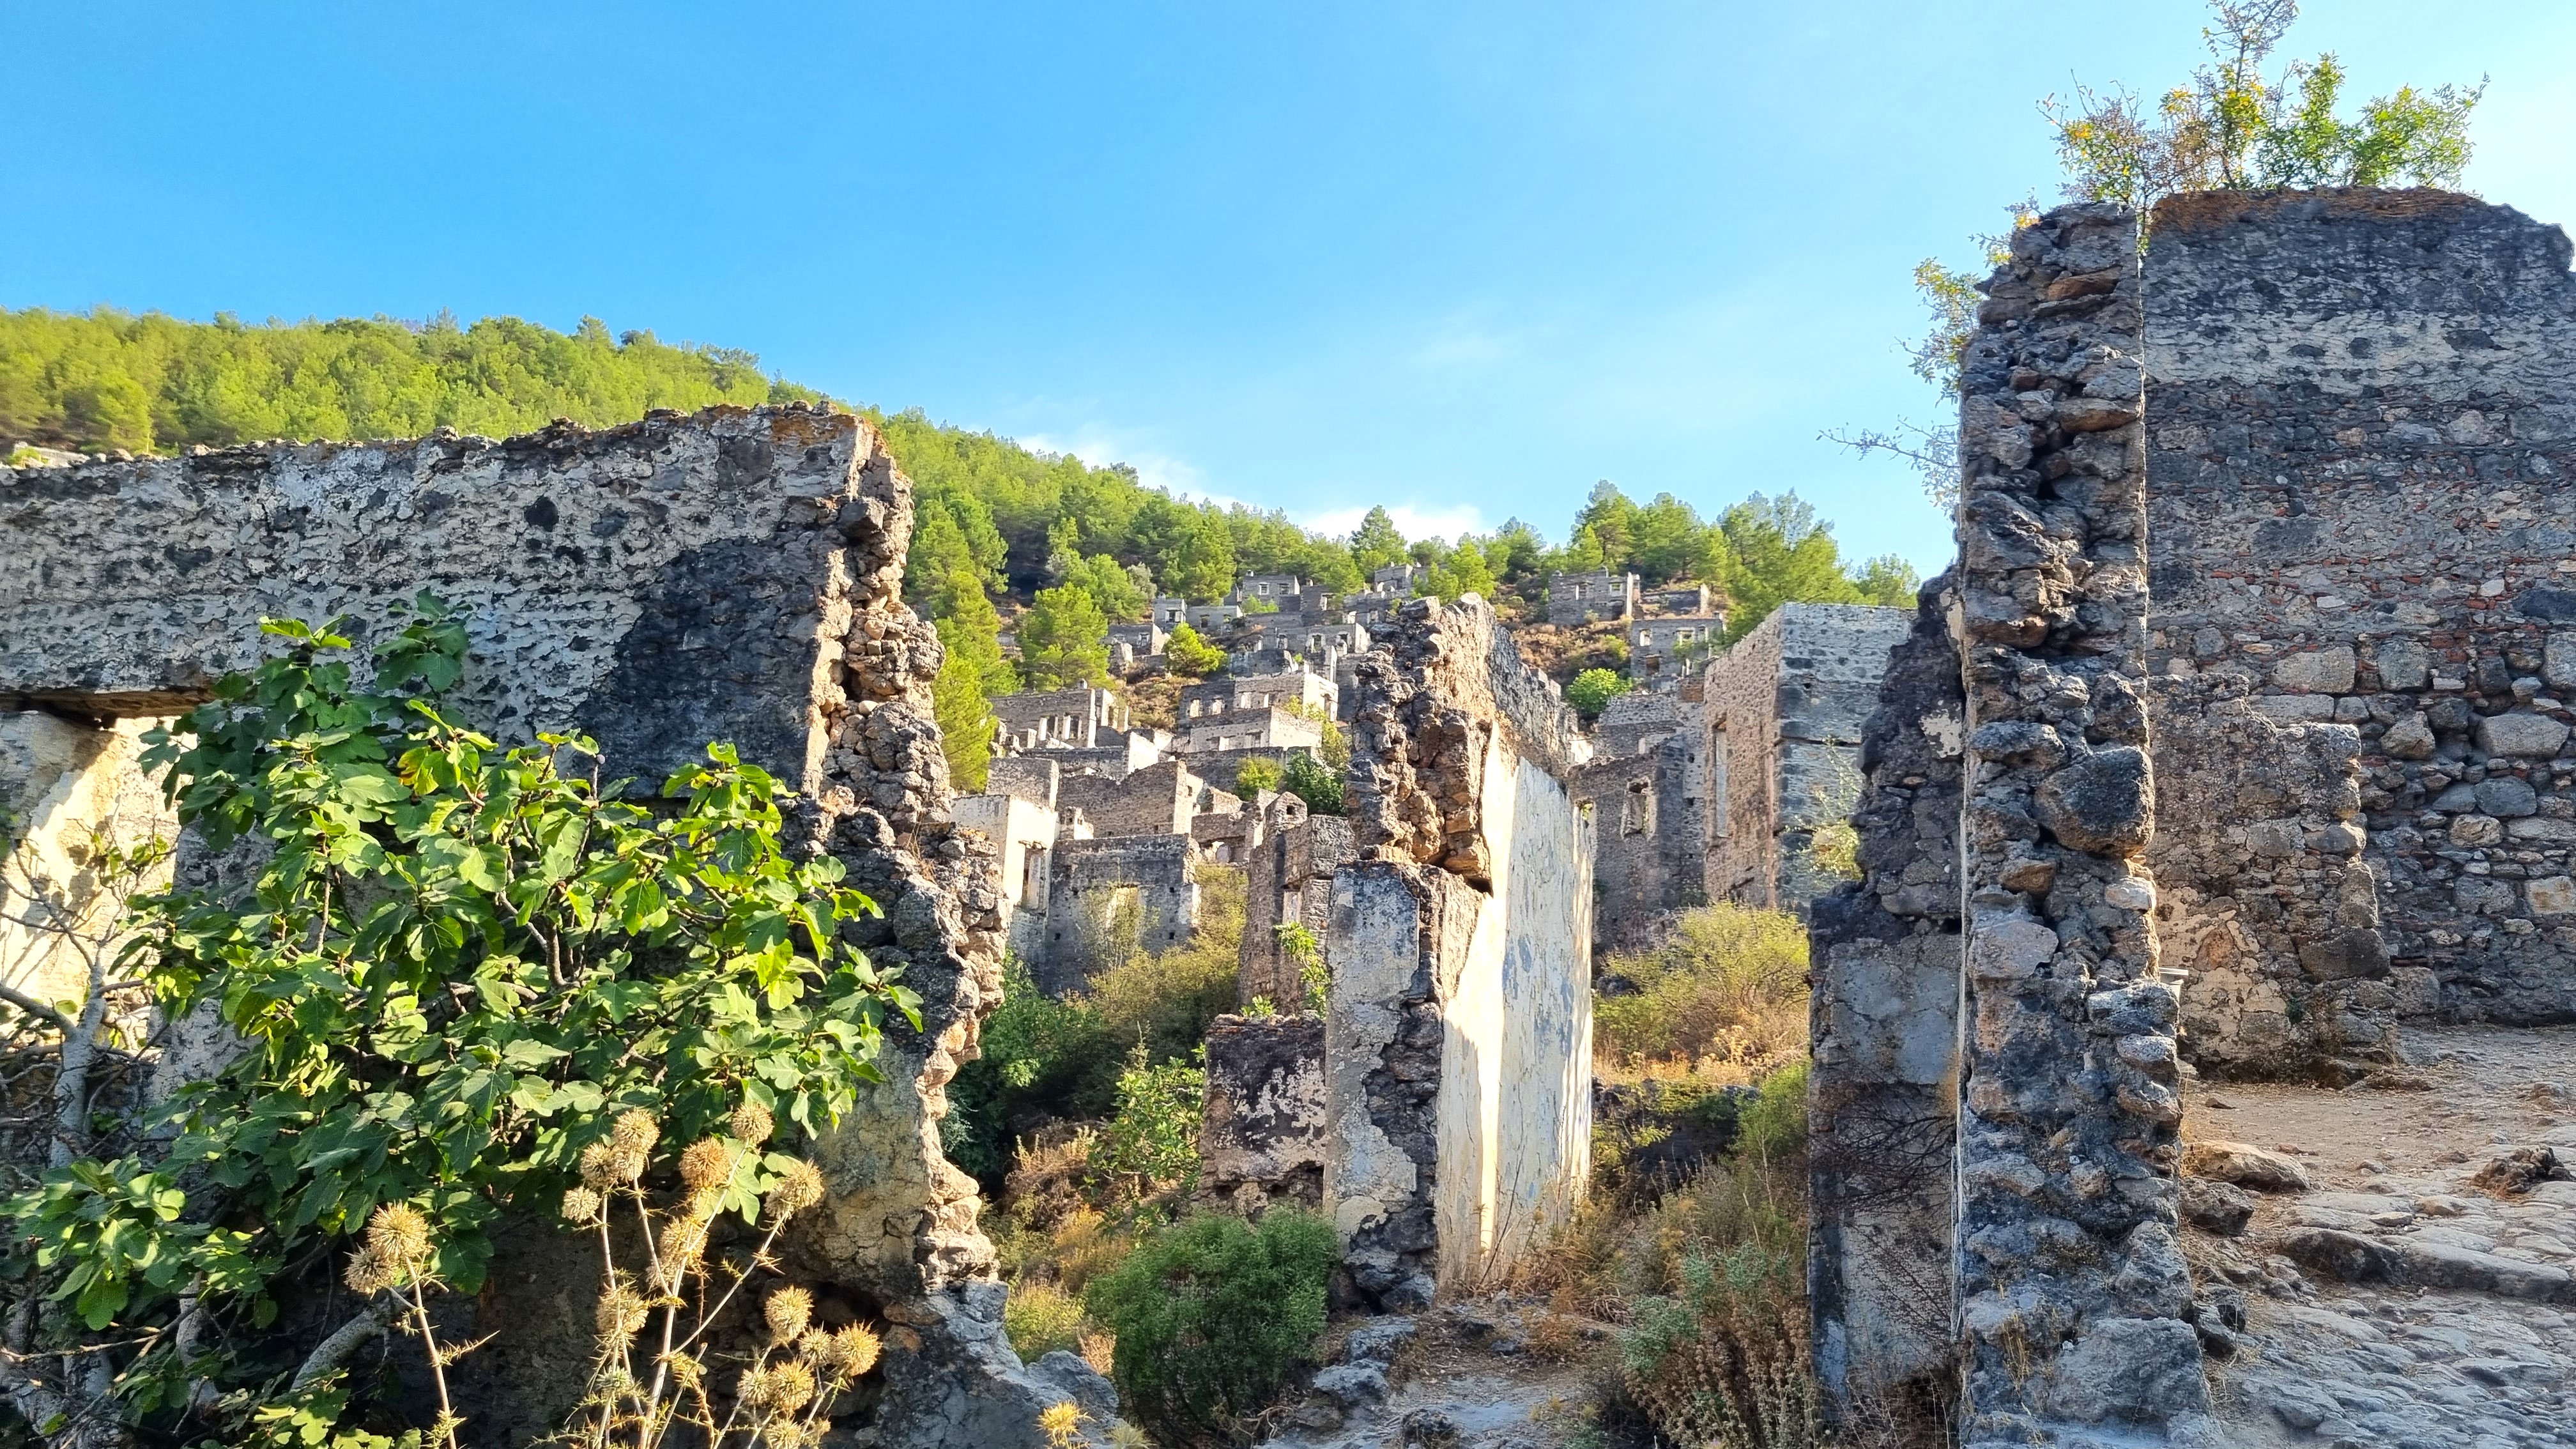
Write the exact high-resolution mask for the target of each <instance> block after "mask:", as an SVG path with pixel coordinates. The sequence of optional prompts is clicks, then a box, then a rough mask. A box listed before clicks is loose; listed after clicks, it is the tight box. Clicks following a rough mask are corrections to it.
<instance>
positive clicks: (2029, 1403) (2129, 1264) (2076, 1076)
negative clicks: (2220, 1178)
mask: <svg viewBox="0 0 2576 1449" xmlns="http://www.w3.org/2000/svg"><path fill="white" fill-rule="evenodd" d="M2142 282H2143V279H2142V277H2141V274H2140V268H2139V264H2138V231H2137V222H2136V219H2135V217H2134V216H2132V215H2130V214H2129V213H2127V212H2124V211H2121V210H2118V209H2116V208H2111V207H2101V206H2075V207H2063V208H2060V209H2059V210H2057V211H2054V212H2051V213H2049V214H2048V215H2047V216H2045V217H2042V218H2040V219H2039V220H2038V221H2037V222H2036V223H2035V224H2034V225H2031V226H2028V227H2025V228H2022V229H2021V230H2019V231H2017V232H2016V233H2015V234H2014V236H2013V238H2012V256H2011V260H2010V261H2009V262H2008V263H2006V265H2005V266H2004V268H2003V269H2002V270H2001V271H1999V272H1998V273H1997V274H1996V276H1995V277H1994V279H1993V280H1992V281H1990V282H1989V283H1988V284H1987V288H1986V290H1987V295H1988V297H1989V299H1990V300H1989V301H1988V302H1987V303H1986V304H1985V306H1984V307H1983V308H1982V309H1981V311H1980V320H1981V322H1982V323H1983V325H1982V326H1981V327H1980V328H1979V330H1978V331H1977V332H1976V334H1975V335H1974V336H1973V337H1972V339H1971V340H1970V342H1969V344H1968V348H1967V353H1966V356H1965V359H1964V365H1963V374H1962V386H1961V398H1962V402H1961V409H1960V449H1959V450H1960V460H1961V471H1962V480H1961V488H1962V496H1961V499H1960V504H1959V555H1960V565H1961V575H1960V590H1959V593H1960V631H1959V632H1960V665H1961V674H1962V677H1963V680H1964V683H1965V690H1966V698H1967V720H1966V724H1967V758H1966V760H1965V762H1964V763H1963V765H1962V767H1961V768H1962V779H1963V786H1964V791H1965V799H1964V802H1963V803H1964V806H1965V810H1964V825H1963V830H1962V850H1961V872H1960V875H1961V879H1960V886H1961V889H1962V890H1963V892H1964V893H1965V897H1966V900H1965V909H1964V912H1963V915H1964V920H1965V930H1964V932H1963V946H1964V951H1965V955H1966V971H1965V973H1964V974H1965V991H1964V996H1963V999H1962V1003H1961V1016H1960V1019H1961V1024H1962V1033H1961V1035H1962V1051H1961V1057H1962V1062H1961V1065H1962V1067H1963V1075H1964V1077H1965V1082H1964V1098H1963V1105H1962V1110H1961V1113H1960V1117H1959V1146H1958V1159H1957V1160H1958V1211H1959V1221H1958V1226H1957V1229H1956V1237H1957V1243H1958V1255H1957V1258H1956V1263H1957V1271H1958V1288H1957V1292H1958V1296H1959V1326H1960V1331H1961V1340H1962V1343H1961V1348H1962V1352H1963V1355H1964V1370H1965V1382H1964V1405H1963V1422H1962V1427H1963V1435H1962V1437H1963V1440H1964V1441H1965V1442H1966V1443H1968V1444H1970V1445H1976V1444H2003V1443H2012V1444H2023V1443H2033V1442H2037V1443H2053V1442H2060V1441H2061V1440H2063V1439H2065V1438H2066V1437H2068V1436H2071V1435H2076V1434H2080V1433H2084V1432H2085V1431H2086V1430H2088V1429H2090V1428H2094V1427H2098V1426H2128V1427H2131V1428H2134V1429H2139V1430H2146V1431H2171V1430H2175V1429H2184V1428H2188V1427H2196V1426H2199V1425H2202V1424H2205V1421H2206V1412H2207V1409H2208V1395H2207V1389H2206V1386H2205V1385H2204V1383H2203V1381H2202V1378H2201V1371H2200V1344H2199V1341H2198V1338H2197V1336H2196V1335H2195V1334H2194V1333H2193V1331H2192V1327H2191V1324H2190V1323H2189V1321H2188V1319H2187V1314H2188V1312H2189V1310H2190V1308H2191V1301H2192V1284H2191V1275H2190V1272H2189V1270H2188V1268H2187V1267H2186V1266H2185V1265H2184V1263H2183V1259H2182V1253H2181V1250H2180V1246H2179V1243H2178V1241H2177V1236H2176V1225H2177V1222H2178V1193H2179V1189H2178V1185H2177V1180H2176V1175H2175V1168H2176V1163H2177V1160H2178V1158H2179V1141H2178V1139H2179V1129H2180V1126H2181V1121H2182V1100H2181V1097H2180V1095H2179V1093H2178V1091H2177V1087H2178V1085H2179V1084H2178V1080H2177V1072H2178V1068H2179V1065H2180V1063H2179V1059H2178V1056H2177V1053H2176V1050H2175V1043H2174V1022H2175V1019H2176V1016H2177V1008H2178V1001H2177V997H2176V995H2175V993H2174V991H2173V990H2172V988H2171V987H2169V986H2167V985H2165V984H2163V983H2162V982H2160V981H2159V980H2158V979H2157V975H2156V966H2157V956H2156V936H2155V930H2154V926H2153V923H2152V917H2151V912H2152V909H2153V907H2154V904H2155V882H2154V880H2153V878H2152V877H2151V876H2149V875H2148V874H2147V871H2146V868H2145V864H2144V856H2145V852H2146V846H2147V841H2148V838H2149V836H2150V834H2151V833H2152V831H2153V829H2154V825H2155V803H2156V802H2155V792H2154V784H2153V780H2152V778H2151V775H2150V770H2149V764H2148V756H2147V752H2146V748H2145V747H2146V744H2147V714H2146V701H2145V697H2144V685H2145V678H2146V642H2147V632H2146V611H2147V558H2146V497H2145V485H2146V457H2145V431H2144V427H2143V425H2142V424H2141V422H2140V418H2141V415H2142V413H2143V411H2144V407H2145V402H2144V391H2145V377H2144V373H2143V371H2142V360H2141V356H2140V345H2141V334H2142V331H2143V324H2144V315H2143V309H2142V300H2143V299H2142V291H2143V287H2142Z"/></svg>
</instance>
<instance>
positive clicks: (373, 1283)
mask: <svg viewBox="0 0 2576 1449" xmlns="http://www.w3.org/2000/svg"><path fill="white" fill-rule="evenodd" d="M348 1281H349V1291H351V1292H353V1293H355V1294H357V1295H358V1296H359V1297H361V1298H373V1297H375V1296H376V1295H377V1294H379V1293H382V1292H383V1291H385V1290H386V1289H388V1288H392V1287H397V1286H399V1285H400V1284H401V1282H402V1269H401V1268H399V1267H398V1266H396V1265H395V1264H394V1263H393V1261H392V1260H390V1259H388V1258H387V1257H386V1256H385V1255H384V1254H383V1253H381V1252H379V1251H377V1249H376V1245H375V1244H373V1243H369V1244H368V1245H366V1246H365V1247H363V1248H360V1249H359V1250H358V1251H357V1252H355V1253H353V1254H351V1255H350V1256H349V1271H348Z"/></svg>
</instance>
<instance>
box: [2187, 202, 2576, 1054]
mask: <svg viewBox="0 0 2576 1449" xmlns="http://www.w3.org/2000/svg"><path fill="white" fill-rule="evenodd" d="M2568 259H2569V245H2568V240H2567V237H2566V235H2565V234H2564V233H2563V232H2561V231H2559V230H2558V229H2557V228H2555V227H2550V226H2543V225H2540V224H2538V223H2535V222H2533V221H2531V220H2529V219H2528V218H2525V217H2524V216H2522V215H2521V214H2520V213H2518V212H2515V211H2512V210H2510V209H2508V208H2505V207H2499V206H2490V205H2487V204H2485V203H2482V202H2478V201H2476V200H2474V199H2472V198H2468V197H2463V196H2456V195H2450V194H2447V193H2442V192H2430V191H2395V192H2387V191H2381V192H2316V193H2286V194H2284V193H2271V194H2259V195H2251V196H2246V195H2234V196H2231V195H2225V194H2217V195H2208V196H2193V197H2185V198H2179V199H2177V200H2174V201H2170V202H2167V203H2166V204H2165V205H2164V206H2163V207H2162V208H2160V209H2159V210H2158V212H2157V215H2156V219H2155V247H2154V251H2153V253H2152V254H2151V256H2150V263H2149V265H2150V268H2151V270H2152V273H2153V276H2154V280H2155V297H2156V302H2155V305H2154V306H2153V307H2152V308H2151V309H2150V312H2149V325H2148V334H2147V344H2148V349H2149V354H2150V356H2151V358H2152V360H2153V367H2152V377H2151V379H2150V382H2149V385H2148V418H2149V425H2148V426H2149V433H2150V452H2149V457H2148V470H2149V473H2148V476H2149V500H2150V502H2149V508H2150V530H2149V533H2150V538H2151V539H2152V540H2153V544H2154V551H2153V565H2154V587H2153V599H2154V604H2153V610H2152V615H2151V620H2150V623H2151V626H2152V628H2153V629H2154V631H2155V632H2154V635H2153V637H2152V638H2151V640H2150V642H2149V661H2150V664H2151V667H2152V668H2153V670H2154V672H2155V673H2156V674H2157V675H2158V676H2160V683H2162V682H2163V681H2164V680H2166V679H2170V680H2173V681H2176V682H2177V683H2178V684H2187V685H2188V686H2189V687H2190V688H2191V689H2193V690H2196V691H2198V692H2199V694H2200V697H2202V698H2207V699H2210V700H2214V701H2225V702H2226V707H2227V708H2230V709H2236V710H2250V711H2251V712H2252V713H2255V714H2259V715H2261V716H2264V717H2266V718H2268V719H2271V720H2274V721H2278V722H2279V723H2281V724H2282V725H2283V726H2284V727H2286V728H2288V729H2292V730H2303V731H2310V732H2323V731H2332V732H2334V733H2335V734H2336V735H2337V736H2339V737H2340V738H2338V740H2337V741H2336V743H2335V745H2334V747H2333V748H2334V749H2335V750H2336V751H2338V752H2341V753H2343V754H2344V755H2345V756H2346V757H2347V758H2348V759H2350V761H2351V763H2350V764H2349V765H2348V766H2345V767H2344V768H2345V770H2346V771H2347V772H2348V774H2349V777H2350V780H2351V783H2350V785H2349V786H2347V787H2344V789H2343V791H2342V795H2341V797H2340V798H2338V799H2337V800H2336V802H2335V809H2334V811H2333V812H2332V813H2333V814H2334V815H2335V816H2336V817H2337V818H2335V819H2333V820H2330V821H2324V820H2318V819H2315V818H2313V817H2311V818H2299V817H2298V816H2296V815H2295V814H2293V813H2291V812H2288V811H2285V810H2280V807H2279V806H2276V805H2272V804H2269V803H2264V804H2262V805H2261V806H2260V807H2259V808H2256V802H2252V801H2249V802H2247V808H2243V809H2240V810H2237V811H2234V812H2231V814H2230V818H2229V820H2228V823H2227V825H2226V829H2227V837H2226V839H2227V843H2228V844H2229V845H2230V846H2236V845H2237V844H2238V842H2239V840H2240V838H2241V841H2242V847H2241V849H2239V850H2237V851H2236V852H2234V853H2235V855H2236V856H2237V859H2238V871H2237V872H2229V871H2225V870H2220V871H2215V872H2212V873H2210V874H2209V875H2208V876H2206V877H2205V878H2204V879H2202V880H2200V881H2197V882H2195V886H2196V889H2195V890H2194V892H2193V894H2192V895H2190V896H2189V897H2180V898H2177V899H2174V900H2171V901H2169V902H2168V904H2167V907H2166V914H2167V916H2168V917H2169V918H2170V919H2169V923H2168V924H2167V927H2166V929H2167V930H2168V932H2169V933H2174V934H2178V935H2179V934H2183V933H2188V932H2191V931H2193V930H2195V929H2202V930H2204V931H2205V930H2206V928H2205V927H2204V926H2203V922H2204V921H2205V920H2206V919H2207V918H2208V917H2210V916H2213V915H2216V916H2222V917H2227V918H2231V922H2232V923H2241V924H2246V925H2250V926H2252V928H2253V929H2254V930H2255V932H2256V933H2258V934H2259V933H2260V931H2261V928H2262V926H2263V925H2264V924H2266V923H2270V922H2279V923H2285V924H2287V925H2289V926H2290V927H2291V928H2292V929H2291V930H2290V931H2289V933H2288V934H2291V935H2294V936H2296V937H2298V938H2300V939H2301V940H2303V941H2307V942H2316V941H2319V940H2325V941H2335V942H2339V941H2340V939H2341V937H2342V936H2343V934H2344V933H2345V932H2346V931H2350V930H2352V929H2354V928H2355V927H2356V926H2357V924H2358V921H2359V918H2360V916H2361V910H2360V908H2359V904H2358V902H2359V899H2360V897H2361V895H2362V894H2363V892H2362V891H2361V890H2360V889H2358V888H2356V889H2355V890H2354V891H2352V892H2350V893H2349V894H2350V896H2351V897H2352V899H2353V900H2354V902H2355V906H2354V908H2352V909H2350V910H2344V911H2343V914H2344V915H2346V916H2349V917H2352V918H2353V920H2352V921H2351V922H2337V923H2336V924H2335V925H2334V926H2332V927H2331V928H2326V929H2316V928H2312V926H2311V923H2312V922H2314V923H2317V924H2318V925H2320V926H2322V925H2323V924H2324V923H2325V922H2326V921H2327V920H2328V919H2329V918H2331V917H2334V916H2335V913H2336V912H2337V911H2338V910H2340V909H2342V906H2341V902H2342V900H2343V899H2344V897H2345V896H2346V894H2347V893H2346V892H2344V891H2343V889H2342V887H2343V883H2344V876H2345V873H2346V871H2347V870H2348V869H2349V868H2350V867H2351V866H2353V865H2355V864H2359V865H2361V866H2363V867H2364V868H2366V869H2368V870H2369V871H2370V872H2371V873H2372V875H2373V876H2374V877H2375V881H2376V885H2377V887H2378V900H2379V909H2380V911H2381V912H2382V913H2383V917H2384V918H2383V920H2382V921H2381V922H2380V923H2379V924H2380V928H2381V931H2382V933H2383V934H2384V936H2385V943H2384V950H2380V951H2373V950H2372V949H2371V948H2370V946H2369V944H2368V943H2367V942H2363V943H2362V944H2361V945H2359V946H2358V947H2357V948H2356V949H2348V950H2338V951H2335V952H2333V953H2331V954H2321V953H2320V952H2319V951H2317V950H2316V949H2314V948H2313V946H2311V947H2309V948H2307V949H2305V950H2290V951H2284V950H2282V949H2280V948H2277V947H2275V948H2273V949H2271V950H2269V951H2265V952H2261V953H2256V954H2258V955H2259V956H2260V957H2261V962H2260V964H2258V965H2257V966H2255V967H2254V968H2253V969H2251V970H2250V971H2249V970H2248V969H2246V968H2244V967H2241V966H2233V965H2232V963H2230V962H2228V961H2227V960H2225V959H2224V956H2225V954H2226V952H2227V950H2229V949H2232V948H2234V947H2235V944H2236V943H2235V942H2234V941H2233V940H2229V939H2227V938H2228V937H2231V936H2233V935H2235V934H2237V933H2236V932H2233V931H2230V930H2228V929H2226V928H2225V927H2221V928H2220V929H2219V931H2218V932H2217V935H2218V937H2219V939H2220V944H2221V947H2222V949H2221V951H2220V952H2219V953H2216V954H2217V955H2218V956H2219V958H2220V959H2212V953H2207V952H2204V953H2202V954H2201V955H2199V956H2195V957H2191V958H2187V959H2186V962H2185V964H2193V965H2195V967H2196V969H2205V970H2207V971H2208V973H2209V975H2208V977H2207V978H2205V979H2196V980H2195V981H2194V983H2193V985H2194V990H2195V994H2196V993H2197V991H2198V989H2199V988H2201V987H2202V986H2203V985H2204V984H2209V985H2215V984H2217V983H2218V982H2220V981H2226V982H2228V983H2230V984H2229V987H2228V989H2230V990H2232V991H2235V992H2237V993H2239V994H2240V996H2241V998H2242V999H2243V1000H2242V1008H2241V1009H2243V1010H2244V1011H2246V1012H2247V1014H2249V1015H2253V1016H2258V1017H2260V1018H2263V1019H2264V1020H2266V1021H2267V1022H2272V1023H2276V1024H2273V1025H2269V1026H2268V1027H2267V1029H2266V1037H2258V1038H2257V1039H2256V1040H2255V1041H2253V1042H2252V1043H2251V1045H2253V1046H2254V1047H2255V1048H2256V1049H2257V1050H2259V1049H2260V1048H2261V1047H2262V1046H2263V1045H2264V1042H2265V1040H2266V1039H2267V1037H2268V1036H2269V1035H2283V1034H2286V1035H2289V1036H2292V1037H2293V1038H2296V1037H2298V1036H2299V1035H2300V1034H2302V1033H2305V1034H2306V1035H2308V1036H2311V1037H2318V1036H2322V1037H2323V1038H2325V1040H2324V1041H2323V1042H2322V1043H2321V1044H2319V1047H2318V1050H2316V1051H2314V1052H2304V1051H2303V1052H2300V1053H2297V1054H2298V1055H2301V1056H2325V1057H2332V1056H2336V1055H2343V1056H2347V1057H2351V1058H2357V1060H2354V1061H2352V1062H2351V1063H2350V1066H2351V1068H2352V1069H2353V1070H2361V1069H2366V1068H2367V1067H2368V1066H2369V1065H2370V1064H2371V1063H2372V1061H2373V1060H2375V1059H2378V1058H2383V1057H2384V1055H2385V1053H2384V1051H2376V1052H2375V1051H2372V1050H2369V1049H2368V1048H2369V1047H2370V1045H2371V1043H2372V1042H2373V1041H2374V1040H2377V1039H2384V1036H2385V1033H2386V1032H2387V1030H2388V1023H2389V1020H2390V1018H2391V1016H2392V1015H2426V1014H2432V1013H2436V1012H2438V1013H2440V1014H2442V1015H2444V1016H2447V1017H2449V1018H2452V1019H2456V1020H2492V1021H2499V1022H2509V1023H2529V1022H2540V1021H2564V1020H2568V1019H2570V1018H2571V1017H2576V883H2571V877H2576V749H2570V748H2569V746H2568V743H2567V740H2568V732H2569V731H2568V726H2569V723H2570V721H2571V719H2576V715H2572V714H2571V712H2570V708H2569V705H2570V702H2571V701H2576V501H2571V499H2570V497H2569V495H2568V492H2567V482H2566V480H2567V479H2568V478H2569V477H2570V476H2576V386H2571V383H2570V379H2571V377H2576V279H2571V277H2570V275H2569V272H2568ZM2183 715H2184V711H2183V710H2181V709H2177V710H2176V711H2175V717H2176V725H2175V728H2174V729H2172V730H2169V731H2168V733H2169V734H2180V733H2181V732H2182V728H2183V726H2182V723H2181V721H2182V718H2183ZM2240 732H2245V730H2244V729H2243V728H2242V727H2240ZM2160 763H2162V762H2161V761H2160ZM2275 811H2279V812H2280V813H2279V814H2275V813H2274V812H2275ZM2240 832H2241V836H2240ZM2231 877H2232V878H2231ZM2240 954H2242V953H2240ZM2195 1005H2197V1003H2195ZM2291 1012H2295V1013H2296V1015H2297V1017H2298V1018H2299V1019H2298V1020H2295V1021H2280V1020H2279V1018H2281V1017H2282V1016H2285V1015H2288V1014H2289V1013H2291ZM2208 1016H2209V1014H2207V1013H2202V1012H2199V1011H2197V1010H2196V1011H2195V1012H2194V1015H2193V1020H2194V1021H2195V1023H2198V1022H2201V1021H2203V1020H2206V1019H2207V1018H2208ZM2374 1033H2376V1036H2374ZM2194 1035H2195V1036H2199V1035H2200V1033H2199V1032H2198V1031H2197V1030H2195V1032H2194ZM2344 1036H2350V1037H2353V1038H2356V1039H2357V1044H2358V1045H2359V1046H2361V1047H2362V1048H2364V1049H2363V1050H2359V1051H2352V1052H2340V1053H2339V1052H2336V1051H2334V1050H2333V1047H2334V1046H2335V1045H2336V1042H2335V1040H2334V1039H2335V1038H2338V1037H2344ZM2299 1044H2300V1045H2301V1046H2306V1045H2308V1043H2306V1042H2301V1043H2299ZM2242 1060H2244V1058H2243V1057H2237V1058H2232V1059H2231V1064H2234V1063H2236V1062H2241V1061H2242Z"/></svg>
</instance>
